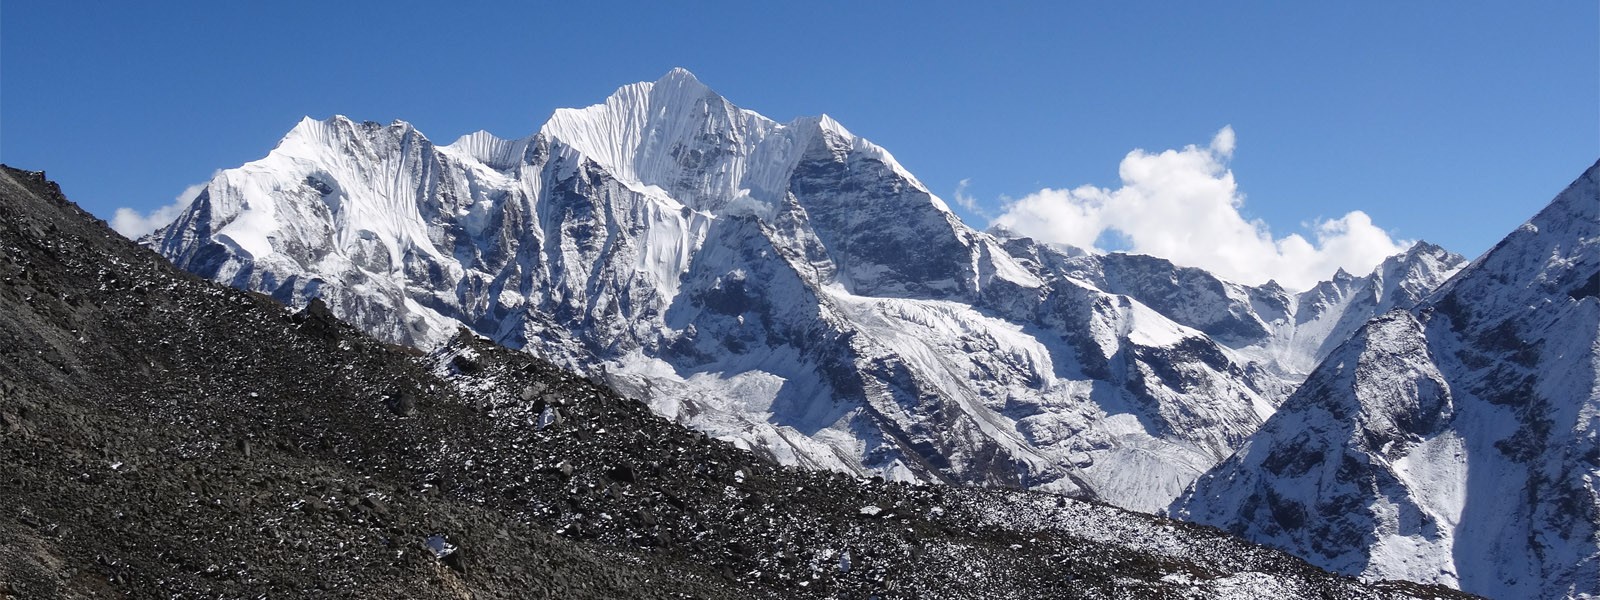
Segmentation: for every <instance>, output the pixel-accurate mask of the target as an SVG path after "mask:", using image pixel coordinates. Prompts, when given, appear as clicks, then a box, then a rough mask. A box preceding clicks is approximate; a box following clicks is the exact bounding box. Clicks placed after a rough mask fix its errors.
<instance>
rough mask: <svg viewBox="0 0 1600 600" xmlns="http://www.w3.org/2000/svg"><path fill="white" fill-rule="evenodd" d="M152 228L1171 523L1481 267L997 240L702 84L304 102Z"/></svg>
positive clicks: (203, 267) (887, 174)
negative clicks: (1316, 375) (1203, 258)
mask: <svg viewBox="0 0 1600 600" xmlns="http://www.w3.org/2000/svg"><path fill="white" fill-rule="evenodd" d="M144 242H145V243H146V244H147V245H149V246H151V247H152V248H155V249H157V250H158V251H159V252H161V253H162V254H163V255H165V256H167V257H168V258H170V259H172V260H173V261H174V262H175V263H177V264H178V265H179V266H181V267H183V268H185V269H188V270H190V271H193V272H195V273H198V274H201V275H203V276H206V277H209V278H212V279H216V280H219V281H223V282H227V283H230V284H232V285H235V286H238V287H243V288H248V289H253V290H257V291H260V292H263V293H267V294H270V295H272V296H274V297H276V298H278V299H280V300H282V301H284V302H286V303H289V304H291V305H301V304H304V303H306V302H308V301H309V300H310V299H311V298H322V299H323V300H324V301H325V302H326V303H327V304H328V306H329V307H330V308H331V309H332V310H333V311H334V312H335V314H337V315H338V316H339V317H341V318H343V319H345V320H347V321H349V322H351V323H353V324H356V325H357V326H359V327H361V328H363V329H365V330H366V331H368V332H370V333H372V334H374V335H376V336H378V337H381V338H383V339H386V340H389V341H393V342H398V343H405V344H411V345H416V346H423V347H426V346H431V345H434V344H437V343H439V342H442V341H444V340H445V339H447V338H448V337H449V336H450V335H451V334H452V333H453V332H454V331H455V328H456V327H457V324H458V323H459V324H465V325H466V326H467V327H469V328H470V329H472V330H473V331H475V332H477V333H479V334H481V335H483V336H486V337H488V338H491V339H493V340H494V341H496V342H499V343H501V344H504V345H507V346H511V347H515V348H522V349H525V350H527V351H529V352H532V353H535V354H537V355H539V356H542V357H545V358H548V359H551V360H554V361H556V362H558V363H561V364H563V365H566V366H568V367H570V368H573V369H576V370H578V371H581V372H584V373H587V374H589V375H591V376H594V377H599V378H603V379H605V380H606V381H607V382H608V383H610V384H611V385H613V386H615V387H617V388H618V389H620V390H624V391H625V392H627V393H630V394H632V395H634V396H637V397H639V398H641V399H643V400H645V401H647V402H649V403H650V405H651V406H652V407H653V408H654V409H655V410H656V411H657V412H659V413H661V414H664V415H667V416H670V417H673V418H676V419H678V420H679V421H682V422H684V423H686V424H689V425H692V426H694V427H697V428H699V429H702V430H704V431H707V432H710V433H712V434H714V435H717V436H719V437H722V438H725V439H729V440H732V441H735V442H736V443H738V444H740V445H742V446H745V447H747V448H750V449H752V450H755V451H757V452H762V453H765V454H768V455H770V456H772V457H774V458H776V459H778V460H780V461H782V462H785V463H789V464H800V465H806V466H810V467H816V468H828V469H837V470H845V471H852V472H860V473H868V472H871V473H878V474H883V475H885V476H887V477H889V478H894V479H919V480H939V481H952V482H963V483H978V484H998V485H1014V486H1022V487H1030V488H1038V489H1046V490H1053V491H1059V492H1065V493H1074V494H1079V495H1084V496H1092V497H1098V498H1101V499H1103V500H1106V501H1109V502H1112V503H1114V504H1118V505H1120V506H1124V507H1129V508H1134V509H1139V510H1145V511H1159V510H1162V509H1163V508H1164V507H1166V506H1167V504H1168V503H1169V502H1171V501H1172V500H1173V499H1174V498H1175V497H1176V496H1177V495H1178V494H1179V493H1180V492H1181V491H1182V490H1183V489H1184V488H1185V486H1187V485H1189V484H1190V482H1191V481H1193V479H1194V478H1195V477H1197V476H1198V475H1199V474H1201V473H1202V472H1204V471H1206V470H1207V469H1209V468H1210V467H1211V466H1213V465H1214V464H1216V463H1217V462H1219V461H1221V460H1223V459H1225V458H1227V457H1228V456H1229V455H1230V454H1231V453H1232V452H1233V451H1234V449H1236V448H1237V447H1239V445H1240V444H1242V443H1243V442H1244V440H1245V439H1246V437H1247V436H1249V435H1250V434H1252V433H1253V432H1255V431H1256V429H1257V427H1258V426H1259V425H1260V424H1261V422H1262V421H1263V420H1265V419H1266V418H1267V417H1269V416H1270V415H1271V414H1272V413H1273V412H1274V410H1275V407H1276V405H1277V404H1278V403H1279V402H1281V401H1282V399H1283V398H1285V397H1287V396H1288V395H1289V393H1290V392H1292V391H1293V390H1294V389H1295V387H1296V386H1297V385H1298V384H1299V383H1300V381H1301V380H1302V379H1303V378H1304V377H1305V374H1306V373H1307V372H1309V371H1310V369H1311V367H1312V366H1314V365H1315V364H1316V362H1317V360H1318V359H1320V358H1321V357H1322V356H1324V355H1326V354H1327V352H1328V351H1329V350H1331V348H1332V346H1334V345H1337V343H1338V342H1339V341H1342V338H1341V336H1348V335H1349V333H1350V332H1352V331H1354V329H1355V327H1357V326H1359V324H1360V323H1362V322H1365V321H1366V320H1367V319H1368V318H1370V317H1372V316H1374V315H1377V314H1380V313H1382V312H1384V311H1387V310H1389V309H1391V308H1396V307H1399V308H1407V307H1409V306H1410V304H1411V303H1412V302H1414V301H1415V299H1416V298H1418V297H1420V296H1421V295H1423V294H1425V293H1426V292H1427V291H1428V290H1430V289H1432V288H1433V286H1435V285H1437V284H1438V283H1439V282H1441V281H1442V280H1443V279H1444V278H1445V277H1447V276H1448V275H1449V274H1450V273H1452V272H1453V271H1454V270H1455V269H1456V268H1458V267H1459V265H1460V263H1461V262H1462V261H1461V258H1460V257H1458V256H1455V255H1453V254H1449V253H1447V252H1445V251H1443V250H1442V249H1439V248H1437V247H1434V246H1428V245H1418V246H1417V247H1415V248H1413V249H1411V250H1410V251H1408V252H1407V253H1406V254H1403V255H1400V256H1397V257H1395V258H1393V259H1391V260H1390V261H1389V262H1386V263H1385V264H1384V265H1383V266H1381V267H1380V268H1379V269H1378V270H1377V271H1376V272H1374V273H1373V274H1371V275H1367V276H1364V277H1354V276H1348V275H1344V274H1341V276H1340V277H1337V278H1335V279H1334V280H1332V281H1329V282H1325V283H1323V284H1322V285H1320V286H1318V287H1316V288H1314V289H1312V290H1309V291H1306V292H1300V293H1291V292H1289V291H1286V290H1284V289H1282V288H1281V287H1279V286H1277V285H1276V284H1268V285H1264V286H1258V287H1248V286H1242V285H1237V284H1234V283H1231V282H1227V281H1223V280H1221V279H1218V278H1217V277H1215V276H1213V275H1211V274H1209V273H1206V272H1204V271H1201V270H1198V269H1191V268H1183V267H1178V266H1175V265H1173V264H1171V263H1170V262H1167V261H1164V260H1161V259H1155V258H1151V257H1144V256H1133V255H1122V254H1090V253H1085V252H1082V251H1078V250H1075V249H1072V248H1063V247H1058V246H1052V245H1048V244H1041V243H1037V242H1034V241H1033V240H1029V239H1026V238H1014V237H1011V236H1006V235H1004V234H1000V233H996V234H991V233H984V232H980V231H976V230H974V229H972V228H970V227H968V226H967V225H965V224H964V223H962V222H961V221H960V219H958V218H957V217H956V216H955V214H953V213H952V212H951V211H950V210H949V209H948V207H947V206H946V205H945V204H944V202H943V201H941V200H940V199H939V198H938V197H937V196H935V195H934V194H932V193H931V192H930V191H929V190H928V189H927V188H926V187H925V186H924V185H923V184H922V183H921V182H919V181H918V180H917V179H916V178H915V177H914V176H912V175H911V174H910V173H909V172H908V171H907V170H906V169H905V168H903V167H901V166H900V165H899V164H898V163H897V162H896V161H895V160H894V158H893V157H892V156H891V155H890V154H889V153H888V152H887V151H885V150H884V149H882V148H880V147H878V146H876V145H874V144H872V143H871V142H868V141H866V140H864V139H862V138H860V137H857V136H855V135H853V134H851V133H850V132H849V131H848V130H846V129H845V128H844V127H843V126H841V125H840V124H839V123H837V122H835V121H834V120H833V119H831V118H828V117H826V116H824V117H817V118H800V119H796V120H793V121H790V122H788V123H778V122H776V121H773V120H770V119H767V118H766V117H763V116H761V115H759V114H756V113H754V112H751V111H748V110H744V109H741V108H738V107H736V106H734V105H733V104H731V103H729V102H728V101H727V100H725V99H723V98H722V97H721V96H718V95H717V94H716V93H714V92H712V91H711V90H710V89H708V88H706V87H705V86H704V85H702V84H701V83H700V82H699V81H698V80H696V79H695V78H694V77H693V76H692V75H690V74H689V73H688V72H687V71H683V70H681V69H679V70H674V71H672V72H671V73H668V74H667V75H666V76H665V77H663V78H662V79H661V80H659V81H656V82H653V83H637V84H632V85H628V86H624V87H623V88H621V89H619V90H618V91H617V92H616V93H614V94H613V95H612V96H611V97H610V98H608V99H607V100H606V101H605V103H603V104H598V105H595V106H591V107H588V108H583V109H563V110H559V111H556V113H555V114H554V115H553V116H552V117H551V118H550V120H549V121H548V122H547V123H546V124H545V125H544V126H543V127H542V128H541V129H540V130H539V132H538V133H536V134H534V135H532V136H530V137H527V138H522V139H516V140H506V139H500V138H497V137H495V136H492V135H490V134H487V133H483V132H479V133H475V134H472V135H468V136H465V137H462V138H461V139H460V140H458V141H456V142H455V143H453V144H450V145H448V146H436V145H434V144H433V143H432V142H430V141H429V140H428V139H427V138H426V137H424V136H423V135H422V134H421V133H419V132H417V131H416V130H415V129H414V128H412V127H411V126H410V125H408V124H405V123H403V122H396V123H393V124H391V125H387V126H385V125H380V124H375V123H358V122H354V121H351V120H349V119H346V118H344V117H333V118H330V119H327V120H324V121H316V120H311V119H307V120H305V121H303V122H301V123H300V124H299V125H298V126H296V127H295V128H294V130H293V131H291V132H290V133H289V135H288V136H286V137H285V138H284V139H283V141H281V142H280V143H279V145H278V147H277V148H275V149H274V150H273V151H272V152H271V153H270V154H268V155H267V156H266V157H265V158H263V159H261V160H258V161H255V162H252V163H249V164H246V165H244V166H241V167H239V168H235V169H230V170H226V171H223V172H221V173H220V174H219V175H217V176H216V177H215V178H214V179H213V180H212V181H211V182H210V184H209V185H208V186H207V187H206V189H205V190H204V191H203V192H202V193H201V194H200V195H199V196H198V197H197V198H196V200H195V202H194V203H193V204H192V205H191V206H190V207H189V209H188V210H187V211H186V212H184V213H183V214H182V215H181V216H180V217H179V218H178V219H177V220H176V221H175V222H174V223H172V224H171V225H169V226H167V227H165V228H163V229H161V230H159V231H157V232H156V233H154V234H152V235H151V236H150V237H147V238H146V239H145V240H144Z"/></svg>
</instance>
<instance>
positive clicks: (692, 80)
mask: <svg viewBox="0 0 1600 600" xmlns="http://www.w3.org/2000/svg"><path fill="white" fill-rule="evenodd" d="M656 85H697V86H700V87H705V84H703V83H700V78H698V77H695V76H694V73H690V72H689V70H688V69H685V68H683V67H673V68H672V70H671V71H667V74H666V75H662V76H661V78H660V79H657V80H656Z"/></svg>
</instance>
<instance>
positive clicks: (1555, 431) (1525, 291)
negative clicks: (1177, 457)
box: [1172, 163, 1600, 598]
mask: <svg viewBox="0 0 1600 600" xmlns="http://www.w3.org/2000/svg"><path fill="white" fill-rule="evenodd" d="M1406 293H1408V294H1413V295H1416V296H1419V297H1423V298H1425V299H1423V300H1422V301H1421V302H1420V303H1418V304H1416V305H1415V306H1414V307H1413V308H1411V309H1410V310H1396V311H1391V312H1388V313H1386V314H1383V315H1382V316H1380V317H1379V318H1377V319H1374V320H1372V321H1371V322H1369V323H1367V324H1366V325H1365V327H1364V328H1363V329H1361V330H1360V332H1359V333H1357V334H1356V335H1355V336H1354V337H1353V338H1351V339H1350V340H1348V341H1346V342H1344V343H1343V345H1341V346H1339V347H1338V349H1337V350H1334V351H1333V352H1332V354H1330V355H1329V356H1328V358H1327V359H1326V360H1325V361H1323V363H1322V365H1321V366H1320V367H1319V368H1318V369H1317V370H1316V372H1315V373H1313V374H1312V375H1311V377H1310V378H1309V379H1308V380H1307V381H1306V383H1305V384H1304V385H1303V386H1301V388H1300V389H1299V391H1297V392H1296V393H1295V394H1294V395H1293V396H1292V397H1290V398H1289V399H1288V400H1287V401H1286V402H1285V403H1284V404H1283V406H1282V407H1281V408H1280V410H1279V411H1278V412H1277V414H1276V415H1274V416H1273V417H1272V418H1271V419H1269V420H1268V421H1267V422H1266V424H1265V425H1263V426H1262V428H1261V430H1260V431H1259V432H1257V433H1256V434H1255V435H1254V436H1253V437H1252V438H1251V439H1250V440H1249V441H1248V442H1247V443H1246V444H1245V446H1244V448H1243V449H1241V450H1240V451H1239V452H1238V453H1237V454H1235V455H1234V456H1233V457H1232V458H1230V459H1229V460H1227V461H1226V462H1224V463H1222V464H1221V465H1219V466H1217V467H1216V468H1215V469H1213V470H1212V471H1211V472H1209V473H1208V474H1206V475H1205V476H1204V477H1202V478H1201V479H1199V480H1198V481H1196V482H1195V484H1194V486H1193V487H1192V488H1191V489H1190V490H1188V492H1187V493H1186V494H1185V495H1184V496H1183V497H1182V498H1180V499H1179V500H1178V501H1177V502H1175V503H1174V505H1173V509H1172V513H1173V515H1174V516H1177V517H1180V518H1184V519H1189V520H1194V521H1198V522H1201V523H1207V524H1212V525H1216V526H1218V527H1222V528H1224V529H1228V530H1230V531H1232V532H1234V533H1237V534H1239V535H1242V536H1244V537H1246V538H1249V539H1253V540H1256V541H1259V542H1263V543H1267V544H1271V545H1275V546H1278V547H1280V548H1284V549H1287V550H1289V551H1291V552H1293V553H1295V554H1298V555H1300V556H1303V557H1306V558H1307V559H1309V560H1310V561H1311V562H1312V563H1314V564H1317V565H1319V566H1322V567H1324V568H1327V569H1330V570H1334V571H1341V572H1345V573H1349V574H1357V575H1362V576H1364V577H1370V578H1394V579H1408V580H1412V581H1420V582H1427V583H1441V584H1445V585H1450V586H1453V587H1459V588H1460V589H1462V590H1465V591H1468V592H1473V593H1476V594H1482V595H1485V596H1489V597H1495V598H1563V597H1568V598H1570V597H1589V596H1590V595H1596V594H1600V532H1597V527H1600V375H1597V367H1600V163H1597V164H1596V165H1595V166H1592V167H1590V168H1589V169H1588V171H1587V172H1585V173H1584V174H1583V175H1582V176H1581V177H1579V178H1578V180H1577V181H1575V182H1574V183H1573V184H1572V185H1571V186H1570V187H1568V188H1567V189H1566V191H1564V192H1562V193H1561V194H1560V195H1559V196H1557V197H1556V198H1555V200H1554V201H1553V202H1552V203H1551V204H1550V205H1549V206H1548V207H1546V208H1545V209H1544V210H1543V211H1541V212H1540V213H1539V214H1538V215H1537V216H1535V217H1533V219H1532V220H1530V221H1528V222H1527V223H1526V224H1524V225H1523V226H1522V227H1520V228H1518V229H1517V230H1516V231H1514V232H1512V233H1511V235H1510V236H1508V237H1506V238H1505V240H1503V241H1502V242H1500V243H1499V244H1498V245H1496V246H1495V247H1494V249H1492V250H1490V251H1489V252H1488V253H1487V254H1485V255H1484V256H1483V257H1481V258H1479V259H1478V260H1476V261H1474V262H1473V263H1472V264H1471V265H1469V266H1467V267H1466V268H1465V269H1463V270H1462V271H1461V272H1460V273H1459V274H1458V275H1456V276H1455V277H1454V278H1452V279H1450V280H1449V281H1448V282H1446V283H1445V284H1444V285H1443V286H1441V287H1440V288H1439V289H1438V290H1437V291H1434V292H1432V293H1431V294H1427V293H1420V290H1410V291H1407V292H1406Z"/></svg>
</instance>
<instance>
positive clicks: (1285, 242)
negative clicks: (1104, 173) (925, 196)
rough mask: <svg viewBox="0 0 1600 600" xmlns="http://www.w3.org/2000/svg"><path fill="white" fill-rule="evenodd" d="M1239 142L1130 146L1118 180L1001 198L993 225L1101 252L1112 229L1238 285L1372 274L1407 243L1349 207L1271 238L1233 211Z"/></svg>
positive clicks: (1238, 199) (1239, 198)
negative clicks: (1155, 148) (1232, 164)
mask: <svg viewBox="0 0 1600 600" xmlns="http://www.w3.org/2000/svg"><path fill="white" fill-rule="evenodd" d="M1236 142H1237V140H1236V138H1235V136H1234V132H1233V128H1232V127H1223V128H1222V130H1221V131H1218V132H1217V134H1216V136H1215V137H1213V138H1212V139H1211V143H1210V144H1208V145H1207V146H1205V147H1200V146H1192V145H1191V146H1186V147H1184V148H1183V149H1182V150H1167V151H1164V152H1161V153H1159V154H1151V153H1149V152H1146V151H1144V150H1134V151H1133V152H1129V153H1128V155H1127V156H1126V157H1124V158H1123V159H1122V165H1121V168H1120V169H1119V170H1118V174H1119V176H1120V177H1121V179H1122V186H1121V187H1119V188H1116V189H1107V188H1100V187H1095V186H1087V185H1086V186H1081V187H1078V188H1073V189H1070V190H1067V189H1050V188H1045V189H1042V190H1039V191H1037V192H1034V193H1032V194H1028V195H1027V196H1025V197H1023V198H1021V199H1016V200H1011V201H1009V202H1007V203H1006V205H1005V208H1004V212H1003V214H1001V215H1000V216H999V217H997V218H995V219H994V223H993V224H994V225H997V226H1000V227H1003V228H1005V229H1009V230H1011V231H1013V232H1016V233H1017V234H1020V235H1025V236H1029V237H1032V238H1035V239H1038V240H1041V241H1047V242H1055V243H1062V244H1069V245H1073V246H1078V247H1080V248H1090V249H1096V250H1105V248H1100V247H1098V246H1097V242H1099V241H1100V240H1102V239H1105V238H1104V237H1103V236H1106V235H1107V234H1112V235H1115V236H1117V237H1119V238H1120V239H1121V240H1123V241H1125V242H1126V244H1127V245H1128V247H1127V248H1126V250H1128V251H1130V252H1135V253H1139V254H1149V255H1153V256H1159V257H1162V258H1166V259H1168V260H1171V261H1172V262H1174V263H1177V264H1180V265H1185V266H1192V267H1200V268H1202V269H1206V270H1208V271H1211V272H1213V273H1216V274H1217V275H1219V276H1221V277H1223V278H1226V279H1229V280H1232V281H1237V282H1240V283H1246V284H1261V283H1265V282H1266V281H1267V280H1269V279H1271V280H1277V282H1278V283H1280V284H1282V285H1283V286H1284V287H1286V288H1290V289H1296V290H1301V289H1306V288H1309V287H1310V286H1312V285H1315V284H1316V283H1317V282H1318V281H1321V280H1324V279H1328V278H1329V277H1331V276H1332V275H1333V273H1334V272H1335V271H1337V270H1338V269H1340V268H1343V269H1345V270H1346V271H1349V272H1351V273H1357V274H1363V273H1367V272H1370V271H1371V270H1372V269H1373V268H1374V267H1376V266H1377V265H1378V263H1380V262H1382V261H1383V259H1384V257H1387V256H1390V255H1393V254H1395V253H1398V252H1400V251H1402V250H1405V249H1406V248H1407V247H1409V246H1410V245H1411V243H1410V242H1408V241H1399V240H1395V239H1394V238H1392V237H1391V236H1390V235H1389V233H1388V232H1386V231H1384V230H1383V229H1381V228H1379V227H1377V226H1376V225H1373V223H1372V219H1371V217H1369V216H1367V214H1366V213H1363V212H1361V211H1352V212H1350V213H1348V214H1346V215H1344V216H1342V217H1339V218H1337V219H1324V220H1319V221H1317V222H1315V223H1311V224H1309V225H1308V229H1309V233H1310V235H1311V237H1312V238H1313V239H1311V240H1307V239H1306V238H1305V236H1302V235H1300V234H1289V235H1287V236H1284V237H1274V236H1273V234H1272V232H1271V230H1270V229H1269V228H1268V227H1267V224H1266V223H1264V222H1262V221H1261V220H1259V219H1246V218H1245V217H1244V216H1243V215H1242V214H1240V213H1239V208H1240V207H1241V206H1243V205H1244V196H1243V194H1241V193H1240V192H1239V187H1238V185H1237V183H1235V182H1234V179H1233V172H1232V171H1230V170H1228V160H1229V159H1230V158H1232V156H1233V150H1234V146H1235V144H1236Z"/></svg>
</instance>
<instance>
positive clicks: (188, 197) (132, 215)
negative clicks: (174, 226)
mask: <svg viewBox="0 0 1600 600" xmlns="http://www.w3.org/2000/svg"><path fill="white" fill-rule="evenodd" d="M208 183H210V182H204V183H196V184H194V185H191V186H189V187H187V188H184V190H183V193H181V194H178V197H177V198H174V199H173V201H172V204H168V205H166V206H163V207H160V208H157V209H155V210H153V211H150V212H149V213H147V214H139V211H136V210H134V209H131V208H126V207H124V208H118V209H117V212H116V213H114V214H112V215H111V228H112V229H115V230H116V231H117V233H120V234H122V237H125V238H128V239H130V240H137V239H139V238H140V237H143V236H144V235H145V234H147V233H150V232H152V231H155V230H156V229H159V228H161V227H164V226H166V224H168V223H171V222H172V221H173V220H174V219H177V218H178V215H181V214H183V211H184V209H187V208H189V204H191V203H193V202H194V199H195V197H196V196H199V195H200V192H201V191H202V190H204V189H206V185H207V184H208Z"/></svg>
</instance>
